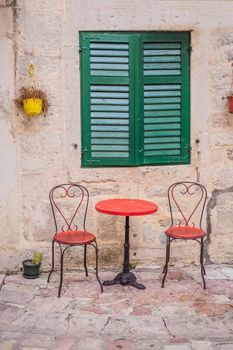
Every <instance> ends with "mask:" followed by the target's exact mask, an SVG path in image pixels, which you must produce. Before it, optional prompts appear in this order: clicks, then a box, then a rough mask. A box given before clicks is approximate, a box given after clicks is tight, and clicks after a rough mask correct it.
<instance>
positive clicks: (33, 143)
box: [20, 128, 62, 156]
mask: <svg viewBox="0 0 233 350" xmlns="http://www.w3.org/2000/svg"><path fill="white" fill-rule="evenodd" d="M20 145H21V149H22V152H23V153H24V154H28V155H30V154H31V155H33V154H34V155H36V154H37V155H41V156H43V154H56V153H59V154H60V153H61V149H62V140H61V133H60V132H59V131H57V130H54V131H53V132H52V133H50V132H49V131H48V130H47V129H46V128H45V129H42V130H40V131H38V132H30V133H22V134H21V135H20Z"/></svg>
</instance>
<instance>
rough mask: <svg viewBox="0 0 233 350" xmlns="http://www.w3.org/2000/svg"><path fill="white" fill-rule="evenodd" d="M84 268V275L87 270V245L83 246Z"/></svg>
mask: <svg viewBox="0 0 233 350" xmlns="http://www.w3.org/2000/svg"><path fill="white" fill-rule="evenodd" d="M84 268H85V272H86V276H88V270H87V245H86V244H85V246H84Z"/></svg>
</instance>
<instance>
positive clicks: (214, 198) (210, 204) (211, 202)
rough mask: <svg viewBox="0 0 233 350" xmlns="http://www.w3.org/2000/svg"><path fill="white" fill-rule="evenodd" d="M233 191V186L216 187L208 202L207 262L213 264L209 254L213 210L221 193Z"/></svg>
mask: <svg viewBox="0 0 233 350" xmlns="http://www.w3.org/2000/svg"><path fill="white" fill-rule="evenodd" d="M230 192H233V186H231V187H228V188H224V189H221V190H220V189H215V190H213V192H212V195H211V197H210V199H209V201H208V203H207V209H206V236H207V237H206V238H207V239H206V244H205V252H204V255H205V261H206V264H213V262H212V261H211V258H210V255H209V246H210V244H211V233H212V224H211V211H212V210H213V209H214V208H215V207H216V205H217V198H218V196H219V195H221V194H223V193H230Z"/></svg>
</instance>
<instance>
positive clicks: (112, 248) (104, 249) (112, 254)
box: [99, 244, 123, 268]
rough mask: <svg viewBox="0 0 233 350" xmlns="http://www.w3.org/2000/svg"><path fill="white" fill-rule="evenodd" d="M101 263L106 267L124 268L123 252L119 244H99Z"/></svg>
mask: <svg viewBox="0 0 233 350" xmlns="http://www.w3.org/2000/svg"><path fill="white" fill-rule="evenodd" d="M99 261H100V264H101V265H103V266H106V267H111V268H112V267H122V262H123V251H122V249H121V247H120V245H119V244H114V245H112V244H111V245H103V244H99Z"/></svg>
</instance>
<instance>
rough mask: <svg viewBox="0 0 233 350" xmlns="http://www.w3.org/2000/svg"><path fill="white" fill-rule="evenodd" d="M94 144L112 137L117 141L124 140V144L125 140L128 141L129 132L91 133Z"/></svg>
mask: <svg viewBox="0 0 233 350" xmlns="http://www.w3.org/2000/svg"><path fill="white" fill-rule="evenodd" d="M91 137H92V142H95V141H96V140H100V139H102V138H103V137H111V138H113V139H116V140H118V139H119V140H123V141H122V142H123V143H124V142H125V140H128V137H129V135H128V132H122V131H120V132H119V131H93V132H92V133H91Z"/></svg>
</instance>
